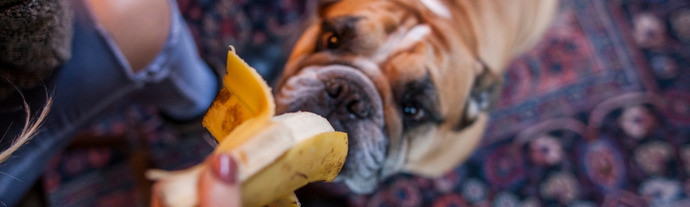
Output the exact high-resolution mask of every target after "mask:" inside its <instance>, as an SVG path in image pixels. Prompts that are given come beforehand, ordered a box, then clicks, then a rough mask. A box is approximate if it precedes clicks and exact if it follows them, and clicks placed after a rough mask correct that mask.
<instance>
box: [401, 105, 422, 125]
mask: <svg viewBox="0 0 690 207" xmlns="http://www.w3.org/2000/svg"><path fill="white" fill-rule="evenodd" d="M403 114H404V116H405V121H408V122H417V123H419V122H423V121H425V120H426V116H427V115H426V111H425V110H424V108H421V107H418V106H416V105H415V104H405V105H404V106H403Z"/></svg>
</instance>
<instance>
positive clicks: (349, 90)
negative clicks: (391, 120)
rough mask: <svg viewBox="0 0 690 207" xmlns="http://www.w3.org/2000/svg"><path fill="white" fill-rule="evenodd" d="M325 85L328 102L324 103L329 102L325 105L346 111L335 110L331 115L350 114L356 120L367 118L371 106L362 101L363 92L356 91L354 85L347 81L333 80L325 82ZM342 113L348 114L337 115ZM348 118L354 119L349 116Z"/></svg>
mask: <svg viewBox="0 0 690 207" xmlns="http://www.w3.org/2000/svg"><path fill="white" fill-rule="evenodd" d="M325 84H326V88H325V91H326V93H327V94H328V97H327V99H328V100H326V101H328V102H331V103H330V104H327V105H335V106H341V107H340V108H346V109H347V111H342V110H336V111H335V113H336V114H333V115H335V116H338V115H348V114H351V115H354V116H356V117H357V118H366V117H368V116H369V111H370V110H371V104H370V103H369V101H367V100H364V98H363V97H362V94H361V93H362V92H363V91H361V90H358V86H356V85H355V83H352V82H351V81H350V80H347V79H341V78H335V79H328V80H326V83H325ZM342 106H344V107H342ZM342 112H346V113H348V114H337V113H342ZM350 118H354V117H352V116H350Z"/></svg>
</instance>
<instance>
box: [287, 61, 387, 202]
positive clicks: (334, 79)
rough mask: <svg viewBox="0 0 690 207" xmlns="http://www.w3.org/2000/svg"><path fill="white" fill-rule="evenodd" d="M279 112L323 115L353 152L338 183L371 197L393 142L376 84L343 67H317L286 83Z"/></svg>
mask: <svg viewBox="0 0 690 207" xmlns="http://www.w3.org/2000/svg"><path fill="white" fill-rule="evenodd" d="M276 107H277V112H278V113H279V114H280V113H288V112H296V111H309V112H313V113H316V114H319V115H321V116H323V117H325V118H326V119H328V121H329V122H330V123H331V125H333V128H335V130H337V131H343V132H346V133H347V134H348V139H349V150H348V155H347V159H346V161H345V165H344V166H343V169H342V170H341V171H340V174H339V175H338V178H336V179H337V180H342V181H343V182H345V184H347V185H348V187H349V188H350V189H351V190H353V191H354V192H358V193H367V192H371V191H373V190H375V188H376V185H377V184H378V183H379V181H380V180H379V179H380V173H381V167H382V166H383V162H384V159H385V157H386V149H387V144H388V139H387V137H386V135H385V134H384V130H383V127H384V122H385V121H384V116H383V111H384V110H383V103H382V101H381V96H380V95H379V93H378V91H377V89H376V87H375V86H374V84H373V82H372V81H371V80H370V79H369V78H368V77H367V76H366V75H365V74H364V73H362V72H360V71H359V70H357V69H355V68H352V67H348V66H342V65H329V66H318V67H317V66H313V67H307V68H304V69H303V70H302V71H301V72H300V73H299V74H297V75H295V76H292V77H290V78H289V79H287V81H286V82H285V84H284V85H283V86H282V87H281V88H279V89H278V93H277V95H276Z"/></svg>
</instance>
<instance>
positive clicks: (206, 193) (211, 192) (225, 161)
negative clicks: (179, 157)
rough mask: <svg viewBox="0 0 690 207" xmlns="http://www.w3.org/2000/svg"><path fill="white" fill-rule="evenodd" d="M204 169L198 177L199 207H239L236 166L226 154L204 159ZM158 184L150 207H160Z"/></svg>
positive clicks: (240, 204) (154, 188) (239, 197)
mask: <svg viewBox="0 0 690 207" xmlns="http://www.w3.org/2000/svg"><path fill="white" fill-rule="evenodd" d="M205 162H206V166H208V167H206V169H203V171H202V172H201V175H200V177H199V183H198V185H199V191H198V192H199V194H198V196H197V198H199V206H200V207H240V206H242V201H241V196H240V184H239V182H238V179H237V164H236V163H235V160H233V159H232V157H231V156H229V155H228V154H214V155H212V156H210V157H209V158H208V159H206V161H205ZM159 189H160V183H156V184H155V185H154V187H153V197H152V202H151V206H153V207H162V206H164V205H163V201H162V198H161V197H160V196H159V195H160V193H158V192H160V190H159Z"/></svg>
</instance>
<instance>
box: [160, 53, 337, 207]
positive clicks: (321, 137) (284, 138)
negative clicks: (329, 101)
mask: <svg viewBox="0 0 690 207" xmlns="http://www.w3.org/2000/svg"><path fill="white" fill-rule="evenodd" d="M223 86H224V87H223V89H221V91H220V92H219V94H218V95H217V96H216V99H215V100H214V102H213V104H212V105H211V107H210V108H209V110H208V111H207V113H206V116H205V117H204V120H203V124H204V126H205V127H206V128H207V129H208V130H209V131H210V132H211V134H212V135H213V136H214V137H216V139H217V140H218V141H219V145H218V146H217V147H216V149H215V150H214V152H213V153H226V154H229V155H230V156H232V157H233V158H234V159H235V161H236V163H237V167H238V180H239V182H240V183H241V185H242V186H241V188H242V195H241V197H242V205H243V206H247V207H253V206H266V205H268V206H272V207H287V206H299V202H298V201H297V197H296V196H295V195H294V191H295V190H297V189H298V188H300V187H302V186H304V185H306V184H308V183H310V182H318V181H325V182H330V181H333V179H335V177H336V176H337V175H338V173H339V172H340V169H341V168H342V166H343V164H344V163H345V158H346V156H347V149H348V139H347V134H345V133H342V132H336V131H335V130H333V127H332V126H331V125H330V124H329V123H328V120H326V119H324V118H323V117H320V116H318V115H316V114H313V113H308V112H298V113H289V114H284V115H281V116H277V117H274V115H275V105H274V101H273V96H272V95H271V90H270V88H269V87H268V84H266V82H265V81H263V79H262V78H261V76H260V75H259V74H258V73H257V72H256V70H254V69H253V68H251V67H249V65H247V63H245V62H244V61H243V60H242V59H240V58H239V56H237V55H236V54H235V50H234V48H232V46H231V47H230V51H229V52H228V67H227V75H226V76H225V77H224V78H223ZM205 165H206V164H205V163H202V164H199V165H197V166H194V167H192V168H189V169H186V170H180V171H174V172H166V171H162V170H151V171H149V172H148V173H147V176H148V177H149V179H152V180H157V182H159V183H160V189H159V190H160V191H159V193H160V194H161V195H160V196H161V198H162V199H163V201H162V204H163V205H164V206H197V205H198V202H199V200H198V197H197V196H198V190H197V186H198V185H197V184H198V180H199V177H200V175H201V172H202V171H203V169H205V168H207V166H205Z"/></svg>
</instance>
